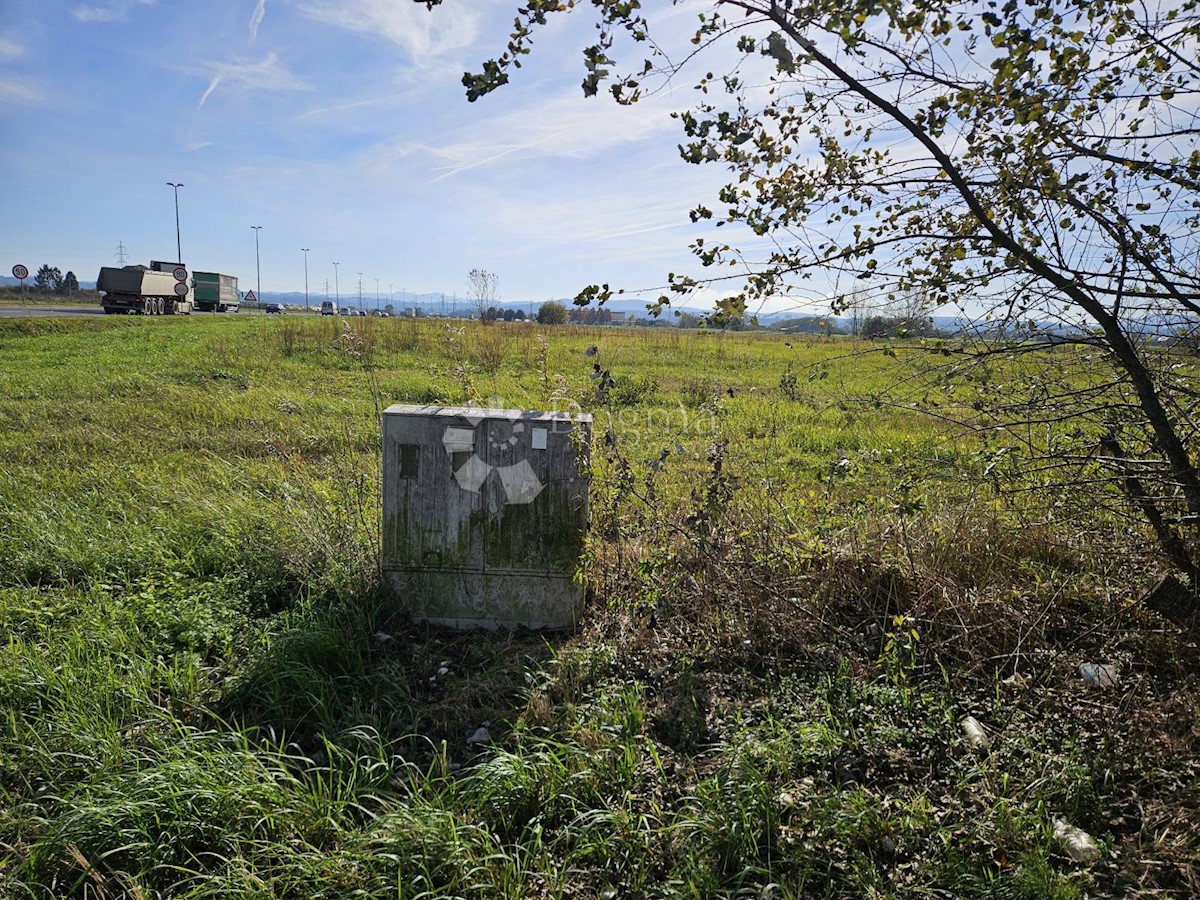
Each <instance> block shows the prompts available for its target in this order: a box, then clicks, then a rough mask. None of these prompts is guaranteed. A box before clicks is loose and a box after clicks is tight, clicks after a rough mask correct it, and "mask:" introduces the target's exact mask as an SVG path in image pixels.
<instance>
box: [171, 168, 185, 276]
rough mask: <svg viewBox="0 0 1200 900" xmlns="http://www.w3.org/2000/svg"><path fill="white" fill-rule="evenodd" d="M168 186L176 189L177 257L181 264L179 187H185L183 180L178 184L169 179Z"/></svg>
mask: <svg viewBox="0 0 1200 900" xmlns="http://www.w3.org/2000/svg"><path fill="white" fill-rule="evenodd" d="M167 187H169V188H174V189H175V257H176V260H177V261H178V262H179V264H180V265H183V251H182V250H180V249H179V189H180V188H181V187H184V184H183V182H182V181H181V182H179V183H178V184H176V183H175V182H174V181H168V182H167Z"/></svg>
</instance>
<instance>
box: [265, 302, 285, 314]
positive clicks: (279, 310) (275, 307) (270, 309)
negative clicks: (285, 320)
mask: <svg viewBox="0 0 1200 900" xmlns="http://www.w3.org/2000/svg"><path fill="white" fill-rule="evenodd" d="M272 313H274V314H275V315H277V316H282V315H283V307H282V306H280V305H279V304H278V303H268V304H267V315H268V316H269V315H271V314H272Z"/></svg>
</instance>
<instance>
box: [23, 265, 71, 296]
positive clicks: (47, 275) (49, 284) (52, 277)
mask: <svg viewBox="0 0 1200 900" xmlns="http://www.w3.org/2000/svg"><path fill="white" fill-rule="evenodd" d="M33 289H34V290H36V291H39V292H41V293H43V294H72V293H74V292H75V291H77V290H79V279H78V278H76V277H75V273H74V272H71V271H68V272H67V274H66V275H64V274H63V273H62V270H61V269H60V268H59V267H58V266H52V265H50V264H49V263H45V264H44V265H43V266H42V267H41V268H40V269H38V270H37V273H36V274H35V275H34V276H33Z"/></svg>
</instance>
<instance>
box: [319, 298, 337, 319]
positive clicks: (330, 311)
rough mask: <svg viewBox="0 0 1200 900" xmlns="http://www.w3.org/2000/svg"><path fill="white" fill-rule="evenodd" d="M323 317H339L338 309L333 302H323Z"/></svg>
mask: <svg viewBox="0 0 1200 900" xmlns="http://www.w3.org/2000/svg"><path fill="white" fill-rule="evenodd" d="M321 315H323V316H336V315H337V307H336V306H334V304H333V301H332V300H323V301H322V302H321Z"/></svg>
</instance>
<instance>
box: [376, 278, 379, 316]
mask: <svg viewBox="0 0 1200 900" xmlns="http://www.w3.org/2000/svg"><path fill="white" fill-rule="evenodd" d="M375 308H376V309H379V279H378V278H376V279H375Z"/></svg>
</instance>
